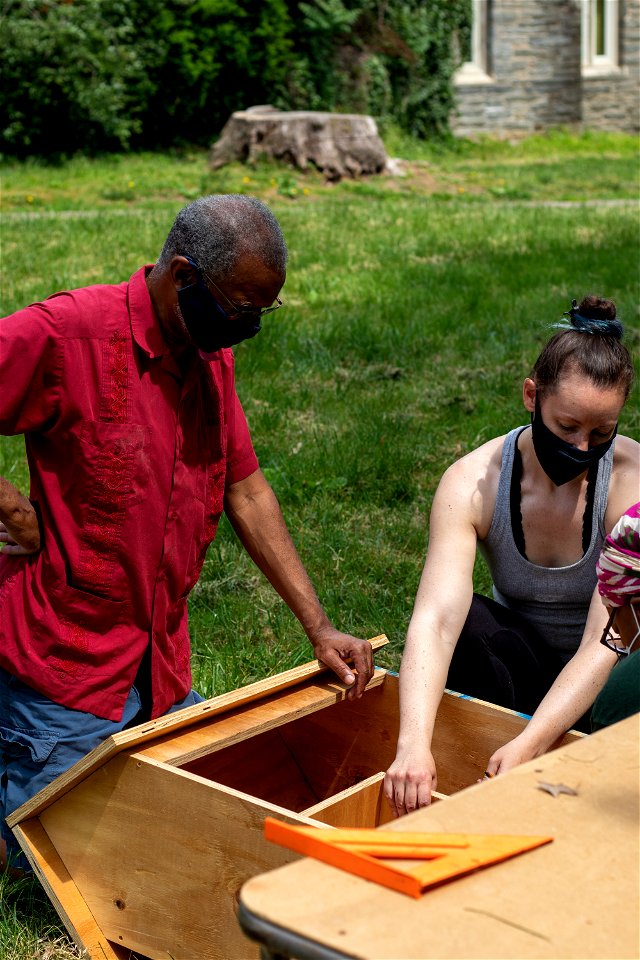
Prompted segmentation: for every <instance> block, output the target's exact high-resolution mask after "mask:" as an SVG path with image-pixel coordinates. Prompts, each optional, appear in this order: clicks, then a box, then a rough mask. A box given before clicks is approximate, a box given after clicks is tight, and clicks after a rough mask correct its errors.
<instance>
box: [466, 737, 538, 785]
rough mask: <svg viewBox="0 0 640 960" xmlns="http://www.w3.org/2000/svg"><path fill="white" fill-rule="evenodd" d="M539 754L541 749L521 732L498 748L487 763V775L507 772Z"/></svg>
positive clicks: (492, 775) (493, 775)
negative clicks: (534, 745)
mask: <svg viewBox="0 0 640 960" xmlns="http://www.w3.org/2000/svg"><path fill="white" fill-rule="evenodd" d="M538 755H539V751H537V750H536V749H535V748H534V747H533V746H532V744H531V742H530V741H527V739H525V738H524V737H523V734H519V735H518V736H517V737H515V738H514V739H513V740H510V741H509V743H505V745H504V746H503V747H500V749H499V750H496V752H495V753H494V754H493V756H492V757H491V759H490V760H489V762H488V763H487V770H486V773H485V777H488V778H491V777H496V776H497V775H498V774H499V773H506V772H507V770H512V769H513V767H517V766H519V765H520V764H521V763H525V762H526V761H527V760H533V758H534V757H536V756H538ZM483 779H484V778H483ZM478 782H480V781H478Z"/></svg>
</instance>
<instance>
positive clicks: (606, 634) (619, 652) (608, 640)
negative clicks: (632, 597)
mask: <svg viewBox="0 0 640 960" xmlns="http://www.w3.org/2000/svg"><path fill="white" fill-rule="evenodd" d="M629 607H630V609H631V612H632V614H633V619H634V620H635V624H636V633H635V636H634V637H633V638H632V639H631V642H630V643H628V644H626V645H623V646H618V644H617V643H616V642H615V641H616V640H618V641H621V640H622V637H621V636H620V632H619V631H617V636H616V635H615V634H614V632H613V623H614V620H615V618H616V615H617V613H618V612H619V610H620V609H621V608H620V607H613V609H612V610H611V613H610V614H609V619H608V620H607V625H606V626H605V628H604V630H603V632H602V636H601V638H600V643H601V644H602V645H603V646H605V647H608V649H609V650H612V651H613V652H614V653H615V655H616V657H617V658H618V660H622V659H623V657H628V656H629V654H630V653H632V652H633V648H634V647H635V645H636V641H637V640H638V638H639V637H640V624H639V623H638V616H637V613H636V609H635V608H636V604H635V603H631V604H629Z"/></svg>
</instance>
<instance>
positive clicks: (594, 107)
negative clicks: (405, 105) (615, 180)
mask: <svg viewBox="0 0 640 960" xmlns="http://www.w3.org/2000/svg"><path fill="white" fill-rule="evenodd" d="M472 3H473V30H472V35H471V43H470V49H468V50H466V51H465V53H466V55H467V56H468V58H469V59H468V61H467V62H465V63H464V64H463V66H462V67H461V69H460V70H459V71H458V72H457V74H456V77H455V83H456V94H457V102H458V110H457V115H456V116H454V117H453V118H452V127H453V130H454V132H455V133H458V134H459V135H460V136H473V135H476V134H481V133H487V134H492V135H494V136H496V135H497V136H516V135H519V134H522V135H525V134H530V133H533V132H535V131H537V130H544V129H545V128H547V127H551V126H560V125H567V126H570V127H572V128H576V127H577V128H589V129H598V130H619V131H626V132H638V131H639V130H640V111H639V106H640V103H639V81H640V0H472Z"/></svg>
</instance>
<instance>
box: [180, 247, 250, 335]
mask: <svg viewBox="0 0 640 960" xmlns="http://www.w3.org/2000/svg"><path fill="white" fill-rule="evenodd" d="M186 259H187V260H188V261H189V263H190V264H191V266H192V267H193V268H194V269H195V270H197V272H198V279H197V280H196V282H195V283H191V284H189V286H188V287H182V288H181V289H180V290H178V306H179V307H180V313H181V314H182V319H183V320H184V323H185V326H186V328H187V330H188V332H189V336H190V337H191V339H192V340H193V342H194V343H195V345H196V346H197V347H199V349H200V350H202V352H203V353H215V351H216V350H220V349H221V348H222V347H232V346H233V345H234V344H236V343H241V342H242V341H243V340H249V339H250V338H251V337H255V335H256V334H257V333H260V329H261V324H260V317H259V314H258V313H257V312H256V313H255V314H249V315H248V316H246V317H243V316H238V317H236V318H235V319H234V320H231V319H229V317H228V315H227V314H226V313H225V311H224V310H223V309H222V307H221V306H220V304H219V303H218V301H217V300H216V298H215V297H214V296H213V294H212V293H211V292H210V291H209V289H208V287H207V285H206V284H205V282H204V279H203V276H202V270H201V269H200V267H199V266H198V264H197V263H196V262H195V260H192V259H191V258H190V257H187V258H186Z"/></svg>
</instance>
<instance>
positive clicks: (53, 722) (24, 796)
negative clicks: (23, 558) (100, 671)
mask: <svg viewBox="0 0 640 960" xmlns="http://www.w3.org/2000/svg"><path fill="white" fill-rule="evenodd" d="M203 699H204V698H203V697H201V696H200V694H199V693H196V692H195V690H192V691H191V693H189V694H187V696H186V697H185V698H184V700H180V701H179V702H178V703H175V704H174V705H173V707H172V708H171V710H168V711H167V712H168V713H173V711H174V710H180V709H182V708H183V707H190V706H192V705H193V704H194V703H201V702H202V700H203ZM141 709H142V708H141V702H140V695H139V693H138V691H137V689H136V688H135V687H132V688H131V690H130V692H129V696H128V698H127V702H126V703H125V707H124V713H123V715H122V719H121V720H119V721H117V722H114V721H112V720H102V719H101V718H100V717H96V716H94V715H93V714H92V713H84V712H83V711H82V710H71V709H70V708H69V707H63V706H60V704H57V703H54V702H53V701H52V700H49V699H48V698H47V697H45V696H44V695H43V694H41V693H38V692H37V690H33V689H32V688H31V687H28V686H27V685H26V684H24V683H22V681H21V680H18V679H17V678H16V677H12V676H11V674H9V673H7V672H6V671H5V670H2V669H1V668H0V836H2V839H3V840H4V841H5V842H6V844H7V851H8V853H9V855H10V857H11V865H12V866H14V867H19V868H20V869H22V870H30V869H31V868H30V866H29V863H28V861H27V858H26V857H25V856H24V854H23V853H22V852H21V850H20V846H19V844H18V842H17V840H16V838H15V837H14V835H13V833H12V832H11V830H10V829H9V827H8V826H7V824H6V823H5V817H7V816H9V814H10V813H13V811H14V810H17V808H18V807H20V806H21V805H22V804H23V803H26V801H27V800H29V799H31V797H33V796H34V795H35V794H36V793H38V791H39V790H42V788H43V787H46V785H47V784H48V783H51V781H52V780H55V778H56V777H57V776H59V775H60V774H61V773H64V771H65V770H68V769H69V767H72V766H73V764H74V763H76V761H78V760H81V759H82V757H84V756H85V755H86V754H87V753H89V751H90V750H93V748H94V747H97V746H98V744H100V743H102V741H103V740H106V739H107V737H110V736H111V735H112V734H114V733H119V732H120V731H121V730H124V729H125V727H132V726H134V725H135V724H136V723H143V722H144V721H145V720H147V719H148V717H147V716H143V715H142V713H141Z"/></svg>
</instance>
